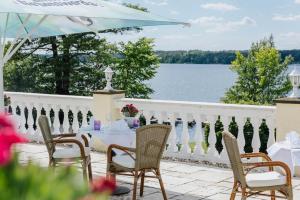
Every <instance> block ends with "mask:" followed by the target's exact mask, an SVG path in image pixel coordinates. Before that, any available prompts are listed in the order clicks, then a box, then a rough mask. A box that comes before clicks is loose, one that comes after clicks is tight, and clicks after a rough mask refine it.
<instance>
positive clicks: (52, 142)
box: [38, 115, 93, 181]
mask: <svg viewBox="0 0 300 200" xmlns="http://www.w3.org/2000/svg"><path fill="white" fill-rule="evenodd" d="M38 122H39V126H40V129H41V132H42V135H43V138H44V142H45V144H46V147H47V150H48V154H49V167H56V165H57V164H60V163H78V162H80V163H81V164H82V169H83V177H84V179H85V180H87V171H88V176H89V180H90V181H92V179H93V177H92V167H91V156H90V147H89V142H88V139H87V137H86V136H85V135H82V136H81V137H82V141H83V142H84V144H83V142H82V141H81V140H79V139H78V138H76V134H59V135H52V134H51V129H50V125H49V120H48V118H47V117H46V116H45V115H42V116H40V117H39V120H38ZM56 144H75V145H76V147H77V146H78V147H79V148H75V147H73V148H56Z"/></svg>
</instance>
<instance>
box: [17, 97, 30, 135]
mask: <svg viewBox="0 0 300 200" xmlns="http://www.w3.org/2000/svg"><path fill="white" fill-rule="evenodd" d="M19 108H20V114H21V115H20V118H21V124H20V129H21V133H22V134H24V135H26V137H28V136H27V129H26V126H25V125H26V118H25V104H24V103H20V105H19ZM28 139H29V138H28Z"/></svg>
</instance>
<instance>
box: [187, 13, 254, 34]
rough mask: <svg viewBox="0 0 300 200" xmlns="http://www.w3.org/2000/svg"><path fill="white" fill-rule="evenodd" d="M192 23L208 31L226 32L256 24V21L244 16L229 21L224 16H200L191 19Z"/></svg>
mask: <svg viewBox="0 0 300 200" xmlns="http://www.w3.org/2000/svg"><path fill="white" fill-rule="evenodd" d="M189 22H190V23H191V24H195V25H199V26H201V27H202V28H204V29H205V31H206V32H216V33H218V32H226V31H234V30H236V29H238V28H239V27H244V26H254V25H256V21H255V20H254V19H252V18H250V17H243V18H242V19H240V20H237V21H227V20H225V19H224V18H222V17H215V16H211V17H199V18H197V19H193V20H190V21H189Z"/></svg>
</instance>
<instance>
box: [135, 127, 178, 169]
mask: <svg viewBox="0 0 300 200" xmlns="http://www.w3.org/2000/svg"><path fill="white" fill-rule="evenodd" d="M171 129H172V127H171V126H169V125H159V124H152V125H147V126H143V127H141V128H139V129H137V131H136V165H135V168H136V169H137V170H140V169H150V168H154V169H158V168H159V166H160V160H161V158H162V155H163V151H164V149H165V148H166V144H167V140H168V137H169V135H170V132H171Z"/></svg>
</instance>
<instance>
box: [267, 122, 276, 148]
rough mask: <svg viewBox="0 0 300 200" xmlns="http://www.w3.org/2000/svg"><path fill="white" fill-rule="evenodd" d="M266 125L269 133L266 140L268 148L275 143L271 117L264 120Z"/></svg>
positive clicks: (273, 125) (273, 124) (273, 123)
mask: <svg viewBox="0 0 300 200" xmlns="http://www.w3.org/2000/svg"><path fill="white" fill-rule="evenodd" d="M266 123H267V126H268V128H269V131H270V134H269V140H268V147H270V146H271V145H273V144H274V143H275V142H276V141H275V119H274V118H272V117H268V118H266Z"/></svg>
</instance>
